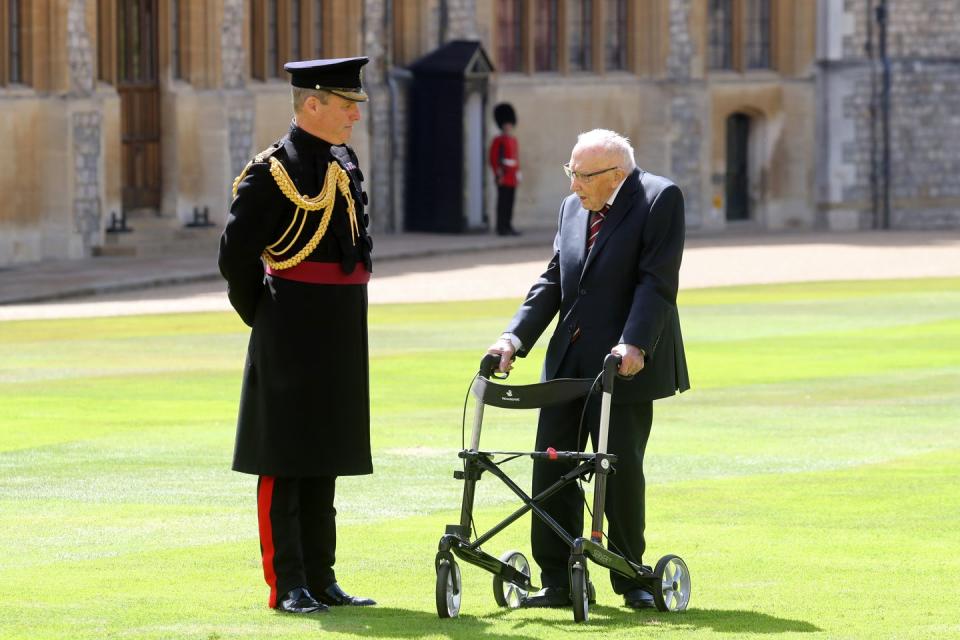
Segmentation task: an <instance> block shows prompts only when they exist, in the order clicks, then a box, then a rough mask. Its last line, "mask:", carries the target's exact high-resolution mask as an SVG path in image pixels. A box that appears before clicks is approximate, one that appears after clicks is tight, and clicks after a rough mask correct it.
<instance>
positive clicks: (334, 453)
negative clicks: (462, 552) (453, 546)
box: [219, 57, 375, 613]
mask: <svg viewBox="0 0 960 640" xmlns="http://www.w3.org/2000/svg"><path fill="white" fill-rule="evenodd" d="M367 62H368V59H367V58H362V57H361V58H342V59H335V60H309V61H303V62H290V63H287V64H286V65H284V69H285V70H286V71H287V72H289V73H290V78H291V83H292V85H293V112H294V118H293V122H292V124H291V125H290V130H289V131H288V132H287V134H286V135H285V136H283V137H282V138H280V139H279V140H278V141H276V142H275V143H273V144H272V145H271V146H270V147H268V148H267V149H265V150H264V151H262V152H260V153H258V154H257V155H256V156H255V157H254V158H253V160H252V161H251V162H250V163H249V164H248V165H247V166H246V168H245V169H244V170H243V172H242V173H241V174H240V176H238V177H237V179H236V180H235V181H234V186H233V194H234V198H233V203H232V204H231V206H230V213H229V216H228V218H227V223H226V227H225V229H224V231H223V235H222V236H221V238H220V255H219V266H220V272H221V273H222V274H223V277H224V278H225V279H226V281H227V289H228V293H229V298H230V302H231V304H232V305H233V307H234V309H236V311H237V314H239V316H240V318H241V319H242V320H243V321H244V322H245V323H246V324H247V325H249V326H250V327H251V328H252V331H251V333H250V342H249V346H248V348H247V358H246V364H245V367H244V372H243V386H242V391H241V397H240V410H239V419H238V422H237V435H236V445H235V449H234V457H233V469H234V470H235V471H239V472H241V473H249V474H253V475H256V476H258V478H259V479H258V482H257V508H258V522H259V530H260V550H261V555H262V560H263V573H264V578H265V579H266V582H267V584H268V585H269V587H270V598H269V603H270V606H271V607H273V608H276V609H278V610H281V611H285V612H289V613H313V612H317V611H326V610H327V608H328V607H331V606H344V605H352V606H364V605H373V604H375V602H374V601H373V600H371V599H369V598H360V597H355V596H351V595H348V594H347V593H345V592H344V591H343V589H341V588H340V586H339V584H338V583H337V578H336V576H335V574H334V569H333V566H334V561H335V551H336V541H337V537H336V520H335V518H336V509H335V508H334V492H335V486H336V479H337V477H338V476H350V475H363V474H369V473H372V472H373V467H372V463H371V457H370V393H369V369H368V354H367V282H368V281H369V279H370V273H371V270H372V265H371V261H370V251H371V247H372V242H371V240H370V237H369V235H368V234H367V223H368V217H367V215H366V214H365V213H364V205H365V204H366V201H367V196H366V193H365V192H364V191H363V190H362V186H361V183H362V181H363V174H362V173H361V171H360V168H359V167H358V162H357V156H356V154H355V153H354V152H353V150H352V149H351V148H350V147H348V146H347V142H348V141H349V140H350V136H351V133H352V130H353V126H354V125H355V124H356V123H357V121H359V119H360V112H359V108H358V104H359V103H360V102H363V101H365V100H367V95H366V93H364V90H363V88H362V85H361V68H362V67H363V65H364V64H366V63H367Z"/></svg>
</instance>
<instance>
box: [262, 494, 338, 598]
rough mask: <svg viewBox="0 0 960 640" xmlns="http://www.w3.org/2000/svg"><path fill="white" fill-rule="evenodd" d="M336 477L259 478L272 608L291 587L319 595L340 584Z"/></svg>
mask: <svg viewBox="0 0 960 640" xmlns="http://www.w3.org/2000/svg"><path fill="white" fill-rule="evenodd" d="M336 480H337V479H336V478H335V477H318V478H276V477H272V476H260V479H259V480H258V481H257V514H258V520H259V524H260V554H261V555H262V557H263V576H264V578H265V579H266V581H267V584H268V585H269V586H270V606H271V607H276V606H277V604H278V598H279V597H281V596H283V595H284V594H285V593H287V592H288V591H290V590H291V589H295V588H297V587H307V588H308V589H310V591H311V592H314V593H319V592H322V591H323V590H324V589H326V588H327V587H328V586H329V585H331V584H332V583H334V582H336V577H335V575H334V572H333V564H334V561H335V559H336V550H337V524H336V516H337V511H336V509H334V507H333V498H334V493H335V490H336Z"/></svg>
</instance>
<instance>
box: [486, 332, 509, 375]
mask: <svg viewBox="0 0 960 640" xmlns="http://www.w3.org/2000/svg"><path fill="white" fill-rule="evenodd" d="M487 353H492V354H496V355H498V356H500V367H499V368H498V370H499V371H502V372H504V373H509V372H510V369H512V368H513V356H514V354H515V353H516V352H515V351H514V350H513V343H512V342H510V340H508V339H507V338H500V339H499V340H497V341H496V342H494V343H493V344H492V345H490V348H489V349H487Z"/></svg>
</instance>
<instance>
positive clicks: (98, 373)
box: [0, 279, 960, 640]
mask: <svg viewBox="0 0 960 640" xmlns="http://www.w3.org/2000/svg"><path fill="white" fill-rule="evenodd" d="M516 304H517V301H495V302H489V301H485V302H476V303H449V304H422V305H421V304H418V305H384V306H376V307H373V308H372V309H371V314H370V324H371V349H372V353H371V358H372V359H371V369H372V386H373V398H372V406H373V433H374V464H375V468H376V473H375V474H374V475H373V476H367V477H360V478H344V479H342V480H341V481H340V483H339V488H338V504H337V506H338V510H339V512H340V523H341V524H340V547H339V553H338V555H339V558H340V560H339V561H338V564H337V569H338V575H339V576H340V578H341V581H342V583H343V586H344V587H345V588H346V589H347V590H349V591H351V592H356V593H359V594H362V595H370V596H373V597H375V598H377V599H378V600H379V602H380V606H378V607H376V608H373V609H364V610H346V611H345V610H335V611H333V612H331V613H329V614H326V615H320V616H310V617H307V618H296V617H289V616H283V615H279V614H275V613H274V612H272V611H271V610H269V609H268V608H267V607H266V596H267V591H266V586H265V585H264V583H263V577H262V573H261V570H260V565H259V554H258V541H257V530H256V515H255V496H254V489H255V482H256V481H255V479H254V478H252V477H249V476H243V475H240V474H235V473H232V472H231V471H230V470H229V464H230V458H231V453H232V446H233V426H234V417H235V415H236V408H237V397H238V394H239V386H240V372H241V365H242V359H243V354H244V350H245V345H246V338H247V331H246V328H245V327H244V326H243V325H242V324H241V323H240V322H239V320H237V319H236V318H235V317H233V316H232V315H229V314H206V313H205V314H190V315H163V316H142V317H124V318H108V319H89V320H88V319H83V320H76V319H70V320H58V321H31V322H5V323H0V638H2V639H4V640H7V639H15V638H18V639H19V638H23V639H36V638H63V639H70V640H73V639H86V638H90V639H93V638H177V639H179V638H197V639H217V638H223V639H227V638H251V639H253V638H297V637H304V638H312V637H318V636H321V635H322V636H326V637H332V636H337V637H347V636H349V637H377V638H380V637H384V638H421V637H436V638H453V639H457V640H458V639H461V638H480V637H486V636H489V637H511V638H526V639H534V638H551V637H557V636H564V635H567V634H570V635H573V634H587V635H589V636H590V637H601V636H603V637H615V638H635V637H663V638H666V637H671V638H673V637H690V638H694V637H695V638H707V637H731V638H732V637H737V638H739V637H748V636H756V637H763V638H771V637H777V638H781V637H783V638H786V637H796V638H810V639H811V640H812V639H815V638H948V637H955V638H960V533H958V530H960V279H929V280H902V281H883V282H837V283H813V284H795V285H777V286H755V287H731V288H719V289H709V290H695V291H685V292H683V293H682V295H681V301H680V304H681V318H682V321H683V326H684V333H685V337H686V344H687V354H688V359H689V364H690V371H691V376H692V382H693V386H694V389H693V390H692V391H691V392H690V393H687V394H684V395H683V396H680V397H677V398H674V399H670V400H665V401H660V402H658V403H657V405H656V408H655V420H654V431H653V435H652V437H651V441H650V445H649V446H648V449H647V452H648V454H647V456H648V462H647V471H648V473H647V477H648V483H649V486H648V518H647V520H648V527H647V532H648V548H649V550H650V555H649V556H648V557H646V558H644V560H645V561H647V562H654V561H656V559H657V557H659V556H660V555H663V554H666V553H677V554H679V555H681V556H683V557H684V559H685V560H686V561H687V563H688V565H689V566H690V568H691V572H692V576H693V597H692V601H691V605H690V610H689V611H687V612H685V613H682V614H659V613H654V612H643V613H637V612H633V611H630V610H628V609H625V608H623V607H622V606H620V604H621V602H620V600H619V599H618V597H617V596H615V595H614V594H613V592H612V591H611V589H610V587H609V583H608V581H607V579H606V577H605V575H604V572H603V571H601V570H599V568H596V567H595V568H594V569H593V578H594V582H595V583H596V585H597V587H598V604H597V605H595V606H594V607H592V608H591V611H590V613H591V618H590V622H589V623H588V624H587V625H576V624H575V623H574V622H573V618H572V614H571V612H570V611H569V610H522V611H503V610H499V609H498V608H497V607H496V605H495V604H494V601H493V598H492V594H491V586H490V577H489V574H487V573H486V572H484V571H482V570H480V569H477V568H475V567H472V566H470V565H463V564H462V565H461V567H462V570H463V576H464V595H463V605H462V609H461V617H460V618H459V619H456V620H439V619H438V618H437V615H436V612H435V609H434V604H433V599H434V596H433V592H434V574H433V557H434V553H435V551H436V545H437V541H438V540H439V537H440V535H441V534H442V533H443V529H444V525H445V524H447V523H451V522H456V521H457V520H458V519H459V516H458V511H459V499H460V494H459V492H460V488H461V484H460V483H459V482H458V481H456V480H454V479H453V477H452V471H453V470H454V469H455V468H457V467H458V460H457V457H456V451H457V450H458V449H459V448H460V441H461V432H460V424H461V412H462V408H463V399H464V393H465V391H466V388H467V385H468V384H469V381H470V378H471V376H472V373H473V372H474V371H475V369H476V366H477V364H478V362H479V358H480V356H481V355H482V352H483V350H484V349H485V347H486V346H487V345H488V344H489V343H490V342H491V341H492V340H493V339H494V338H495V337H496V336H497V335H498V334H499V332H500V331H501V330H502V327H503V325H504V324H505V322H506V320H507V319H508V318H509V316H510V315H511V314H512V312H513V310H514V309H515V307H516ZM542 355H543V353H542V350H537V351H535V353H534V355H533V356H531V357H530V358H529V359H528V360H527V361H521V362H520V363H519V366H518V368H517V370H516V373H515V374H514V376H513V377H512V378H511V380H512V381H515V382H518V383H521V382H533V381H535V380H536V379H537V376H538V374H539V368H540V364H541V362H542ZM320 410H321V411H322V408H321V409H320ZM535 422H536V416H535V415H534V414H533V413H531V412H523V411H513V412H511V411H502V410H499V411H498V410H494V409H488V410H487V414H486V420H485V423H484V426H485V430H484V441H483V442H484V444H485V445H488V446H489V447H490V448H520V449H525V448H528V447H529V446H530V443H531V442H532V439H533V432H534V429H535ZM512 475H513V476H514V477H515V478H519V479H520V481H521V484H527V483H528V479H529V469H528V463H524V462H523V461H517V462H514V463H512ZM479 488H480V495H479V497H478V510H477V521H478V524H479V525H480V526H481V527H485V526H488V525H490V524H492V523H494V522H496V521H497V520H499V519H500V518H502V517H503V516H504V515H505V514H506V513H508V512H509V511H511V510H512V509H513V508H515V506H516V501H515V500H514V499H512V498H511V496H510V495H509V494H508V492H507V491H506V490H504V489H503V488H501V487H500V486H499V483H497V482H496V481H495V480H494V479H492V478H486V477H485V479H484V481H483V482H481V484H480V486H479ZM527 524H528V521H527V520H526V519H524V520H523V521H521V523H520V524H519V526H514V527H512V528H510V529H508V530H507V531H506V532H504V533H503V534H502V535H501V536H499V537H497V538H495V539H494V540H493V541H491V542H490V543H488V544H487V545H486V547H485V550H487V551H488V552H490V553H493V554H494V555H499V554H500V553H501V552H502V551H504V550H506V549H508V548H513V547H515V548H519V549H521V550H523V551H524V552H525V553H526V552H528V550H529V543H528V541H527V530H526V529H527Z"/></svg>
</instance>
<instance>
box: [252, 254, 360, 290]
mask: <svg viewBox="0 0 960 640" xmlns="http://www.w3.org/2000/svg"><path fill="white" fill-rule="evenodd" d="M267 274H268V275H271V276H273V277H275V278H283V279H284V280H295V281H297V282H308V283H310V284H367V283H368V282H370V272H369V271H367V268H366V266H364V264H363V263H362V262H361V263H358V264H357V266H356V268H355V269H354V270H353V273H344V272H343V270H342V269H341V268H340V263H339V262H308V261H306V260H304V261H303V262H301V263H300V264H298V265H296V266H294V267H290V268H289V269H274V268H272V267H271V266H270V265H267Z"/></svg>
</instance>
